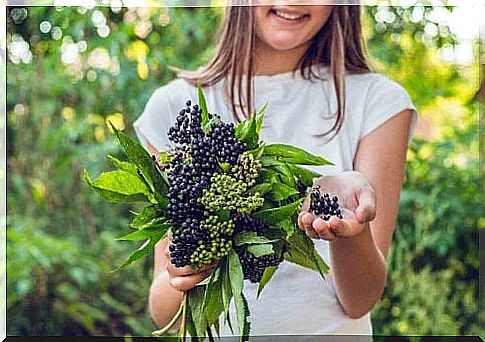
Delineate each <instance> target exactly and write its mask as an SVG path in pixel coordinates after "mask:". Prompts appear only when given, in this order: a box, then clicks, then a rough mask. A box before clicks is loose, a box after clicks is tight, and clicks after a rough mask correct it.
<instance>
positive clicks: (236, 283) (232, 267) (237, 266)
mask: <svg viewBox="0 0 485 342" xmlns="http://www.w3.org/2000/svg"><path fill="white" fill-rule="evenodd" d="M227 262H228V263H229V279H230V283H231V291H232V294H233V295H235V294H236V293H241V291H242V289H243V284H244V274H243V269H242V266H241V261H240V260H239V256H238V255H237V254H236V252H235V251H234V250H233V249H232V250H231V251H230V252H229V254H228V260H227Z"/></svg>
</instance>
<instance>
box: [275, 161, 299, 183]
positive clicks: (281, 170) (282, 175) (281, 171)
mask: <svg viewBox="0 0 485 342" xmlns="http://www.w3.org/2000/svg"><path fill="white" fill-rule="evenodd" d="M270 168H271V169H272V170H274V171H275V172H276V173H277V175H278V177H279V179H280V180H281V183H283V184H284V185H287V186H290V187H293V188H294V187H296V182H295V177H294V176H293V173H291V171H290V169H289V168H288V167H287V166H286V164H285V163H281V165H273V166H271V167H270ZM278 183H280V182H278Z"/></svg>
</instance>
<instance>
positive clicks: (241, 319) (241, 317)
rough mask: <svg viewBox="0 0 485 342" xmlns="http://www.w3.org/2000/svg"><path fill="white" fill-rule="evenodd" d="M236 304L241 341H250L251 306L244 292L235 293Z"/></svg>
mask: <svg viewBox="0 0 485 342" xmlns="http://www.w3.org/2000/svg"><path fill="white" fill-rule="evenodd" d="M234 304H235V305H236V313H237V320H238V325H239V335H240V337H239V341H242V342H246V341H249V334H250V330H251V329H250V323H249V321H248V317H249V306H248V302H247V300H246V298H245V297H244V295H243V294H242V292H241V293H240V294H238V295H237V296H236V295H234Z"/></svg>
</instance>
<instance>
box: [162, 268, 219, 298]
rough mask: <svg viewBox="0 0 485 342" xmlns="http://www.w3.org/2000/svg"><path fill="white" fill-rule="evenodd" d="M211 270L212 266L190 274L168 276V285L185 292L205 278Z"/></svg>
mask: <svg viewBox="0 0 485 342" xmlns="http://www.w3.org/2000/svg"><path fill="white" fill-rule="evenodd" d="M211 272H212V268H211V269H208V270H205V271H202V272H200V273H196V274H192V275H186V276H181V277H170V285H171V286H172V287H173V288H174V289H175V290H177V291H181V292H185V291H188V290H190V289H191V288H193V287H194V286H195V285H196V284H197V283H200V282H201V281H202V280H204V279H205V278H207V277H208V276H209V275H210V274H211Z"/></svg>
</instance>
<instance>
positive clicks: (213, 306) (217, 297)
mask: <svg viewBox="0 0 485 342" xmlns="http://www.w3.org/2000/svg"><path fill="white" fill-rule="evenodd" d="M220 273H221V269H220V266H218V267H217V268H216V269H215V270H214V271H213V273H212V275H211V277H210V280H209V284H208V285H207V288H206V291H205V297H204V312H205V314H206V318H207V323H208V325H209V326H210V325H212V324H214V323H215V322H216V321H218V320H219V316H220V315H221V313H222V312H224V305H223V303H222V301H221V296H222V282H221V281H220V279H219V277H220Z"/></svg>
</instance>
